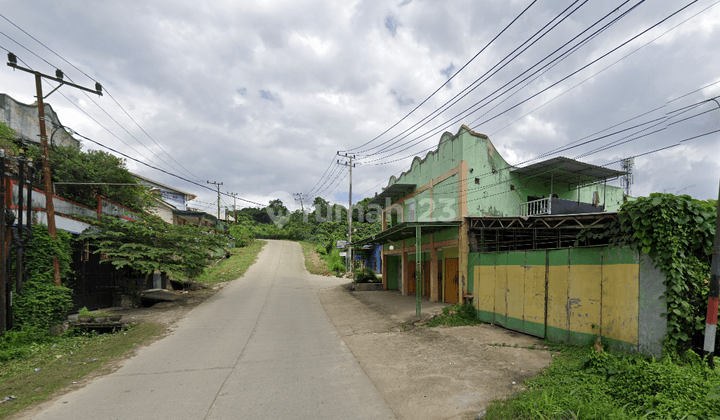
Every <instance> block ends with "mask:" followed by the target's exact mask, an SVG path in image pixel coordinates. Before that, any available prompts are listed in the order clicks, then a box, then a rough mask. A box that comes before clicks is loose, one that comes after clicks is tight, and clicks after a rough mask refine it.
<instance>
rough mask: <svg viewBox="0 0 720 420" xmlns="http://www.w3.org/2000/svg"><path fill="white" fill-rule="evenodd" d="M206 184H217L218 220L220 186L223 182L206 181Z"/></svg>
mask: <svg viewBox="0 0 720 420" xmlns="http://www.w3.org/2000/svg"><path fill="white" fill-rule="evenodd" d="M207 183H208V184H213V185H217V192H218V217H217V218H218V221H220V186H221V185H222V184H223V183H222V182H214V181H213V182H210V181H208V182H207Z"/></svg>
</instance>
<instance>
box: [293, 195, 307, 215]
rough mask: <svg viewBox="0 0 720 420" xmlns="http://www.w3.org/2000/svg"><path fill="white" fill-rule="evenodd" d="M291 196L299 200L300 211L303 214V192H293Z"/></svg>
mask: <svg viewBox="0 0 720 420" xmlns="http://www.w3.org/2000/svg"><path fill="white" fill-rule="evenodd" d="M293 197H297V199H298V200H300V211H302V213H303V214H305V207H304V206H303V194H302V193H293Z"/></svg>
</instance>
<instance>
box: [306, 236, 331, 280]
mask: <svg viewBox="0 0 720 420" xmlns="http://www.w3.org/2000/svg"><path fill="white" fill-rule="evenodd" d="M300 245H301V246H302V251H303V255H304V256H305V269H306V270H307V271H308V272H309V273H310V274H317V275H320V276H334V275H335V273H333V272H332V271H330V270H328V266H327V262H326V261H325V259H324V258H322V256H320V254H318V253H317V252H316V251H315V245H313V244H311V243H310V242H305V241H301V242H300Z"/></svg>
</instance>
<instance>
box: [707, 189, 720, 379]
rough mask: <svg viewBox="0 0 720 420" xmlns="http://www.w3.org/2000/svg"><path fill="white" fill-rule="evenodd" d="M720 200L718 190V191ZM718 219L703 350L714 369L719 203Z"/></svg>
mask: <svg viewBox="0 0 720 420" xmlns="http://www.w3.org/2000/svg"><path fill="white" fill-rule="evenodd" d="M718 199H719V202H720V191H719V192H718ZM717 212H718V219H717V222H716V224H715V243H714V244H713V253H712V260H711V261H710V293H708V309H707V317H706V318H705V344H704V346H703V350H705V354H707V357H708V364H709V365H710V368H712V369H715V364H714V361H713V357H714V355H715V335H716V334H717V322H718V303H720V205H718V211H717Z"/></svg>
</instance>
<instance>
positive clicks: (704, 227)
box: [582, 193, 717, 352]
mask: <svg viewBox="0 0 720 420" xmlns="http://www.w3.org/2000/svg"><path fill="white" fill-rule="evenodd" d="M716 216H717V202H715V201H714V200H711V201H700V200H695V199H693V198H691V197H690V196H687V195H682V196H675V195H672V194H660V193H655V194H650V196H649V197H640V198H638V199H637V200H636V201H631V202H628V203H625V204H623V206H622V207H621V209H620V213H619V214H618V220H617V221H614V222H612V223H610V224H608V225H607V226H605V227H604V229H602V232H600V233H593V231H592V230H586V231H585V232H584V233H583V234H582V236H583V237H584V238H588V239H590V240H592V239H598V238H600V237H607V236H609V237H610V243H611V244H621V245H629V246H631V247H632V248H634V249H637V250H639V251H642V252H643V253H646V254H648V255H649V256H650V258H651V259H652V261H653V263H654V264H655V266H656V267H658V269H659V270H660V271H661V272H662V273H663V274H664V275H665V278H666V280H665V286H666V291H665V298H666V299H667V309H668V311H667V320H668V336H667V341H666V346H667V349H670V350H672V351H678V352H682V351H684V350H687V349H689V348H691V347H692V346H693V343H695V344H696V346H698V345H699V344H700V343H701V340H702V334H703V331H704V328H705V312H706V308H707V296H708V282H709V278H710V257H711V255H712V247H713V239H714V236H715V223H716Z"/></svg>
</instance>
